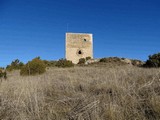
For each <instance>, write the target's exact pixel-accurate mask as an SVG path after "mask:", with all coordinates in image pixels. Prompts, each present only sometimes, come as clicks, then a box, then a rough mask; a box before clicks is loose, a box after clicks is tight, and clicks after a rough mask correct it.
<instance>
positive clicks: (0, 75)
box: [0, 69, 7, 79]
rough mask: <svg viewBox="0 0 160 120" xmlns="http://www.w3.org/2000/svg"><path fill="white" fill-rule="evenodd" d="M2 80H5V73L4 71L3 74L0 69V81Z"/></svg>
mask: <svg viewBox="0 0 160 120" xmlns="http://www.w3.org/2000/svg"><path fill="white" fill-rule="evenodd" d="M2 78H4V79H7V72H6V71H4V72H3V71H2V70H1V69H0V79H2Z"/></svg>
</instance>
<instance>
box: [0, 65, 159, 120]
mask: <svg viewBox="0 0 160 120" xmlns="http://www.w3.org/2000/svg"><path fill="white" fill-rule="evenodd" d="M68 119H69V120H156V119H157V120H158V119H160V69H142V68H137V67H132V66H117V67H114V68H107V67H75V68H66V69H61V68H52V69H49V70H47V72H46V73H45V74H43V75H40V76H30V77H21V76H19V72H18V71H15V72H13V73H10V75H9V78H8V80H7V81H3V82H2V83H1V86H0V120H68Z"/></svg>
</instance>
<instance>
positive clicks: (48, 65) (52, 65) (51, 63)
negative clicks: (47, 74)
mask: <svg viewBox="0 0 160 120" xmlns="http://www.w3.org/2000/svg"><path fill="white" fill-rule="evenodd" d="M43 61H44V63H45V65H46V66H47V67H55V66H56V64H57V61H48V60H43Z"/></svg>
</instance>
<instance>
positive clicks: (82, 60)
mask: <svg viewBox="0 0 160 120" xmlns="http://www.w3.org/2000/svg"><path fill="white" fill-rule="evenodd" d="M85 62H86V60H85V58H80V59H79V62H78V64H84V63H85Z"/></svg>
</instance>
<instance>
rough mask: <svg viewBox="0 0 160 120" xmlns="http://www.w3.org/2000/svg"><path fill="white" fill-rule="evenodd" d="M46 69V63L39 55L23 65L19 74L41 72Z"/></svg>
mask: <svg viewBox="0 0 160 120" xmlns="http://www.w3.org/2000/svg"><path fill="white" fill-rule="evenodd" d="M45 71H46V65H45V63H44V61H43V60H41V59H40V58H39V57H37V58H34V59H33V60H32V61H29V62H28V63H27V64H26V65H25V66H23V67H22V69H21V71H20V75H36V74H42V73H44V72H45Z"/></svg>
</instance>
